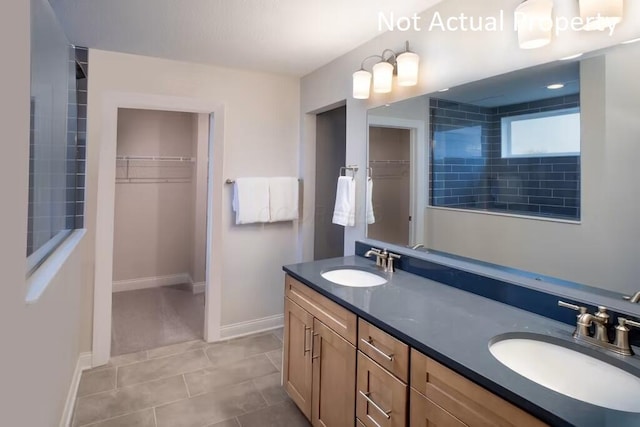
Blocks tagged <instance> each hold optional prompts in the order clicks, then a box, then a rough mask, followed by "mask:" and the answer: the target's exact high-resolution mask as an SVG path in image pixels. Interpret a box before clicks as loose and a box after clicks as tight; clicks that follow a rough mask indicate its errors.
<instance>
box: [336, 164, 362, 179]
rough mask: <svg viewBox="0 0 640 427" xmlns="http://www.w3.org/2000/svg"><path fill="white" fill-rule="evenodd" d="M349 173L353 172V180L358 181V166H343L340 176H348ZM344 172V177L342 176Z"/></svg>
mask: <svg viewBox="0 0 640 427" xmlns="http://www.w3.org/2000/svg"><path fill="white" fill-rule="evenodd" d="M349 171H350V172H351V178H352V179H356V173H357V172H358V166H356V165H349V166H342V167H341V168H340V176H348V175H347V173H348V172H349ZM343 172H344V175H342V173H343Z"/></svg>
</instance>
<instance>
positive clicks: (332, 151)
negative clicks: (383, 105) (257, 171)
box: [313, 107, 347, 259]
mask: <svg viewBox="0 0 640 427" xmlns="http://www.w3.org/2000/svg"><path fill="white" fill-rule="evenodd" d="M346 138H347V109H346V108H345V107H339V108H335V109H333V110H330V111H327V112H324V113H321V114H318V116H317V118H316V199H315V207H316V209H315V237H314V246H313V249H314V251H313V254H314V259H326V258H333V257H339V256H342V250H343V247H344V227H342V226H340V225H336V224H333V223H332V222H331V220H332V217H333V207H334V203H335V201H336V185H337V184H336V180H337V179H338V175H339V171H340V168H341V167H342V166H345V151H346V142H347V141H346Z"/></svg>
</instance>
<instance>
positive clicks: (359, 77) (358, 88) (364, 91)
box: [353, 70, 371, 99]
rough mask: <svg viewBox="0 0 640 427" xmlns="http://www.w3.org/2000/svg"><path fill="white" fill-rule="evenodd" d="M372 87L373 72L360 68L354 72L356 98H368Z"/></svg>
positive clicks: (354, 93) (354, 94)
mask: <svg viewBox="0 0 640 427" xmlns="http://www.w3.org/2000/svg"><path fill="white" fill-rule="evenodd" d="M370 89H371V73H370V72H368V71H365V70H359V71H356V72H355V73H353V97H354V98H355V99H368V98H369V91H370Z"/></svg>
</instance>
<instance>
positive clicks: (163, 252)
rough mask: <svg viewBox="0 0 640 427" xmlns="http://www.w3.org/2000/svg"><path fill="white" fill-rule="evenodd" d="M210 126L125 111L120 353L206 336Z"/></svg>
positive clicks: (116, 327) (116, 250) (200, 118)
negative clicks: (205, 291)
mask: <svg viewBox="0 0 640 427" xmlns="http://www.w3.org/2000/svg"><path fill="white" fill-rule="evenodd" d="M208 123H209V121H208V115H200V114H192V113H182V112H170V111H155V110H140V109H120V110H119V111H118V143H117V155H116V164H115V167H116V174H115V176H116V186H115V212H114V240H113V243H114V244H113V304H112V335H111V355H112V356H117V355H121V354H126V353H133V352H138V351H143V350H147V349H150V348H155V347H159V346H164V345H170V344H174V343H179V342H185V341H190V340H195V339H201V338H202V336H203V327H204V307H205V293H204V290H205V278H206V261H205V252H206V240H205V236H206V206H207V203H206V199H207V157H208V126H209V125H208Z"/></svg>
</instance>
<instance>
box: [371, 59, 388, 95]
mask: <svg viewBox="0 0 640 427" xmlns="http://www.w3.org/2000/svg"><path fill="white" fill-rule="evenodd" d="M392 84H393V65H391V64H389V63H388V62H385V61H382V62H378V63H377V64H376V65H374V66H373V91H374V92H376V93H389V92H391V86H392Z"/></svg>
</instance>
